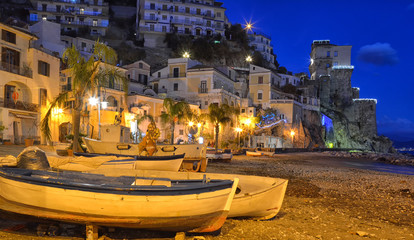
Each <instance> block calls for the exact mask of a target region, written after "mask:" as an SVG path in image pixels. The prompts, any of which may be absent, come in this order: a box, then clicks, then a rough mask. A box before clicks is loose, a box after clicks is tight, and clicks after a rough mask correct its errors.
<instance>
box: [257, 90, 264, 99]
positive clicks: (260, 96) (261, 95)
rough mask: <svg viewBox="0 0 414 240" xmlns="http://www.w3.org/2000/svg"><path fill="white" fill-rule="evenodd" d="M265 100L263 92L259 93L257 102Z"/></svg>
mask: <svg viewBox="0 0 414 240" xmlns="http://www.w3.org/2000/svg"><path fill="white" fill-rule="evenodd" d="M262 99H263V93H262V92H258V93H257V100H262Z"/></svg>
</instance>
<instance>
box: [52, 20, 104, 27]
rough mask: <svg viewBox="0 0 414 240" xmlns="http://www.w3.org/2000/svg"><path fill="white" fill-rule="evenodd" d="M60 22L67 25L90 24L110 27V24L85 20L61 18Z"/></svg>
mask: <svg viewBox="0 0 414 240" xmlns="http://www.w3.org/2000/svg"><path fill="white" fill-rule="evenodd" d="M59 23H60V24H66V25H77V26H89V27H108V24H103V23H93V22H85V21H68V20H60V22H59Z"/></svg>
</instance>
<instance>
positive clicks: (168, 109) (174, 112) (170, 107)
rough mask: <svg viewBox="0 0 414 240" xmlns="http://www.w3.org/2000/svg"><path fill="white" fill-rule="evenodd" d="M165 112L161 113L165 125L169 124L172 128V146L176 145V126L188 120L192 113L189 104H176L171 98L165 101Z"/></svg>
mask: <svg viewBox="0 0 414 240" xmlns="http://www.w3.org/2000/svg"><path fill="white" fill-rule="evenodd" d="M163 107H164V112H163V113H161V121H162V123H163V124H166V123H169V124H170V126H171V144H174V130H175V124H176V123H177V122H178V121H182V120H184V119H186V118H187V116H188V114H189V113H190V105H189V104H188V103H187V102H184V101H180V102H176V101H174V100H173V99H171V98H166V99H164V103H163Z"/></svg>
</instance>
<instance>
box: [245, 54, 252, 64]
mask: <svg viewBox="0 0 414 240" xmlns="http://www.w3.org/2000/svg"><path fill="white" fill-rule="evenodd" d="M252 61H253V58H252V56H250V55H248V56H247V57H246V62H248V63H251V62H252Z"/></svg>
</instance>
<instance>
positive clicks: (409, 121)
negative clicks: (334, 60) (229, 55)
mask: <svg viewBox="0 0 414 240" xmlns="http://www.w3.org/2000/svg"><path fill="white" fill-rule="evenodd" d="M222 2H224V5H223V7H225V8H227V11H226V14H227V16H228V18H229V21H230V22H231V23H241V24H244V23H245V22H246V21H247V22H248V21H251V22H252V23H254V27H255V28H254V31H257V32H263V33H265V34H267V35H270V36H271V37H272V44H273V46H274V49H273V51H274V52H275V53H276V54H277V60H278V62H279V64H280V65H281V66H284V67H286V68H287V69H288V70H289V71H292V72H293V73H298V72H307V73H309V70H308V65H309V59H310V58H309V54H310V51H311V44H312V41H313V40H325V39H329V40H331V43H332V44H336V45H352V46H353V47H352V59H351V64H352V65H354V66H355V69H354V72H353V75H352V79H351V81H352V86H353V87H359V88H360V89H361V91H360V97H361V98H375V99H377V100H378V104H377V123H378V134H379V135H382V134H384V135H386V136H390V137H392V138H394V139H395V138H398V140H413V139H414V106H413V105H414V60H413V58H414V0H394V1H393V0H376V1H373V0H358V1H355V0H348V1H335V0H334V1H332V0H315V1H309V0H261V1H259V0H258V1H251V0H237V1H230V0H223V1H222Z"/></svg>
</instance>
